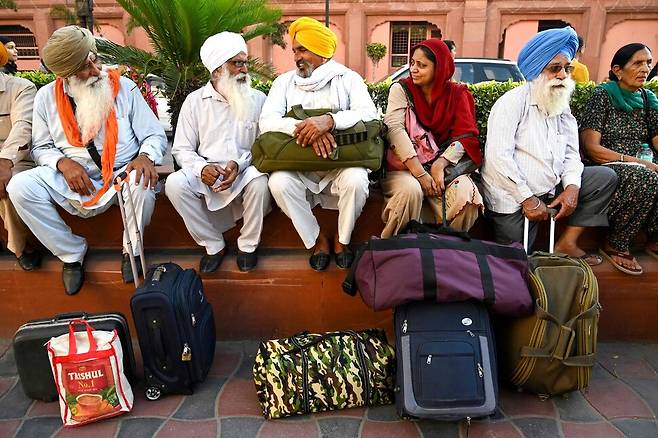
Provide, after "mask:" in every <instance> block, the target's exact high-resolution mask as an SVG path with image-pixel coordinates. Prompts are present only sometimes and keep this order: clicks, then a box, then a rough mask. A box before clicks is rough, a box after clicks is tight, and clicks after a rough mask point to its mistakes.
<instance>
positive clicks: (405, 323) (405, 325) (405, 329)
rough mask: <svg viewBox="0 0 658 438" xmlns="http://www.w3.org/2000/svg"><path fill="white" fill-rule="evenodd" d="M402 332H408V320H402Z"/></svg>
mask: <svg viewBox="0 0 658 438" xmlns="http://www.w3.org/2000/svg"><path fill="white" fill-rule="evenodd" d="M402 333H407V320H406V319H405V320H404V321H402Z"/></svg>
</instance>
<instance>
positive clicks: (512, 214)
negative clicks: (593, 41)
mask: <svg viewBox="0 0 658 438" xmlns="http://www.w3.org/2000/svg"><path fill="white" fill-rule="evenodd" d="M577 49H578V35H577V34H576V32H575V31H574V30H573V29H572V28H571V27H565V28H561V29H549V30H545V31H543V32H539V33H537V34H536V35H535V36H534V37H532V38H531V39H530V41H528V43H527V44H526V45H525V46H524V47H523V49H522V50H521V53H520V54H519V58H518V65H519V69H520V70H521V72H522V73H523V75H524V76H525V78H526V81H527V82H526V83H525V84H523V85H521V86H519V87H517V88H515V89H513V90H510V91H508V92H507V93H505V94H504V95H503V96H502V97H500V98H499V99H498V101H496V103H495V104H494V106H493V108H492V109H491V113H490V115H489V121H488V128H487V144H486V147H485V156H484V165H483V167H482V181H483V188H484V199H485V205H486V207H487V213H488V215H489V217H491V219H492V220H493V223H494V229H495V233H496V240H497V241H498V242H500V243H509V242H513V241H515V242H520V241H521V240H522V239H523V223H524V218H528V220H529V221H530V230H529V239H528V245H529V248H530V247H532V244H533V242H534V240H535V237H536V235H537V223H538V222H539V221H543V220H547V219H548V218H549V210H548V209H549V208H554V209H556V210H557V214H556V215H555V219H563V218H564V219H566V221H567V226H566V227H565V229H564V232H563V234H562V235H561V236H560V238H559V240H558V241H557V242H556V245H555V251H556V252H560V253H565V254H568V255H570V256H573V257H581V258H582V259H584V260H585V261H586V262H587V263H589V264H590V265H597V264H599V263H601V262H602V260H601V257H599V256H598V255H592V254H586V253H585V251H583V250H582V249H581V248H580V247H579V246H578V237H579V236H580V234H581V233H582V232H583V230H584V229H585V227H598V226H607V225H608V219H607V216H606V210H607V208H608V204H609V202H610V198H611V196H612V193H613V191H614V188H615V187H616V185H617V177H616V175H615V173H614V171H612V169H609V168H607V167H604V166H588V167H586V168H585V167H584V166H583V163H582V162H581V159H580V153H579V145H578V125H577V122H576V119H575V118H574V116H573V115H572V114H571V110H570V109H569V101H570V98H571V94H572V92H573V90H574V88H575V83H574V81H573V80H572V79H571V72H572V71H573V67H572V65H571V61H572V60H573V59H574V57H575V55H576V51H577Z"/></svg>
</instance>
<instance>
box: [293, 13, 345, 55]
mask: <svg viewBox="0 0 658 438" xmlns="http://www.w3.org/2000/svg"><path fill="white" fill-rule="evenodd" d="M288 33H289V34H290V40H291V41H292V40H297V42H298V43H299V44H301V45H302V46H304V48H306V49H307V50H310V51H311V52H313V53H315V54H316V55H318V56H321V57H323V58H331V57H332V56H334V53H335V52H336V42H337V38H336V34H335V33H333V31H332V30H331V29H329V28H328V27H327V26H325V25H324V24H322V23H320V22H319V21H318V20H314V19H313V18H309V17H301V18H298V19H297V20H295V21H293V23H292V24H291V25H290V27H289V28H288Z"/></svg>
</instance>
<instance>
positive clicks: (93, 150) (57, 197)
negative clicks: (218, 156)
mask: <svg viewBox="0 0 658 438" xmlns="http://www.w3.org/2000/svg"><path fill="white" fill-rule="evenodd" d="M42 55H43V61H44V63H45V64H46V66H47V67H48V68H49V69H50V70H52V72H53V73H55V75H56V76H57V79H56V81H55V82H53V83H50V84H48V85H46V86H44V87H42V88H41V89H40V90H39V91H38V92H37V95H36V97H35V101H34V114H33V127H32V156H33V158H34V160H35V162H36V164H37V167H35V168H34V169H31V170H28V171H25V172H22V173H20V174H19V175H16V176H15V177H14V178H12V180H11V182H10V184H9V187H8V192H9V197H10V199H11V200H12V202H13V204H14V206H15V208H16V211H17V212H18V214H19V216H20V217H21V218H22V219H23V221H24V222H25V223H26V224H27V226H28V227H29V228H30V230H32V233H34V235H35V236H36V237H37V238H38V239H39V240H40V241H41V243H43V245H44V246H45V247H46V248H48V249H49V250H50V251H51V252H52V253H53V254H54V255H55V256H57V257H58V258H59V259H60V260H61V261H62V262H64V266H63V270H62V281H63V283H64V290H65V292H66V293H67V294H68V295H73V294H76V293H78V291H79V290H80V288H81V287H82V284H83V282H84V265H83V263H84V258H85V254H86V252H87V242H86V240H85V239H84V238H83V237H81V236H77V235H75V234H73V233H72V232H71V229H70V228H69V226H68V225H66V223H65V222H64V220H63V219H62V218H61V217H60V216H59V214H58V212H57V209H56V206H57V205H59V206H60V207H61V208H63V209H64V210H66V211H67V212H68V213H70V214H73V215H77V216H81V217H90V216H95V215H98V214H100V213H103V212H104V211H106V210H107V209H108V208H109V207H110V206H111V205H112V204H114V203H116V202H117V192H116V191H115V190H114V188H113V187H112V182H113V179H114V178H115V177H116V176H117V175H118V174H120V173H122V172H126V173H127V174H128V175H129V181H130V185H131V186H133V187H134V188H133V189H132V194H133V200H134V207H135V210H134V213H135V214H134V216H136V217H137V221H138V222H139V223H138V224H135V223H133V222H134V221H133V220H132V218H133V214H132V211H131V208H130V203H128V204H127V210H128V211H127V213H128V229H129V233H130V239H131V240H132V242H134V243H135V244H134V245H133V251H134V252H135V254H137V253H138V250H139V248H138V245H137V238H136V230H137V227H139V231H140V232H141V233H142V235H143V231H144V228H145V227H146V226H147V225H148V223H149V221H150V220H151V214H152V212H153V206H154V204H155V187H156V184H157V180H158V174H157V172H156V170H155V163H158V162H160V161H161V160H162V155H163V154H164V152H165V149H166V147H167V137H166V136H165V133H164V130H163V129H162V127H161V126H160V124H159V123H158V119H157V118H156V117H155V115H154V114H153V112H152V111H151V109H150V108H149V106H148V104H147V103H146V101H145V100H144V98H143V97H142V95H141V93H140V92H139V89H138V88H137V87H136V86H135V84H134V83H133V82H132V81H130V80H129V79H127V78H124V77H121V76H120V75H119V73H118V72H117V71H116V70H110V71H103V70H102V65H101V63H100V60H99V59H98V57H97V53H96V42H95V40H94V37H93V35H92V34H91V32H89V31H88V30H87V29H83V28H80V27H78V26H66V27H62V28H60V29H58V30H56V31H55V32H54V33H53V34H52V36H51V37H50V38H49V39H48V42H47V43H46V45H45V47H44V48H43V53H42ZM126 186H127V184H124V185H123V190H122V192H121V196H123V197H124V198H126V196H127V188H126ZM123 246H124V253H123V258H122V262H121V274H122V276H123V280H124V281H125V282H126V283H128V282H131V281H133V274H132V271H131V269H130V259H129V257H128V254H127V252H126V251H127V249H126V248H128V238H127V237H126V236H125V235H124V242H123ZM138 265H139V263H138Z"/></svg>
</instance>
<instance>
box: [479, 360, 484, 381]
mask: <svg viewBox="0 0 658 438" xmlns="http://www.w3.org/2000/svg"><path fill="white" fill-rule="evenodd" d="M478 376H480V378H483V377H484V370H483V369H482V365H481V364H480V362H478Z"/></svg>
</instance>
